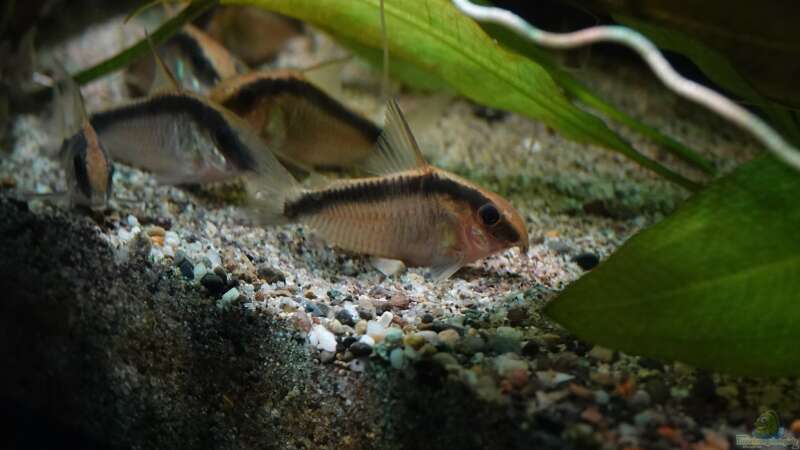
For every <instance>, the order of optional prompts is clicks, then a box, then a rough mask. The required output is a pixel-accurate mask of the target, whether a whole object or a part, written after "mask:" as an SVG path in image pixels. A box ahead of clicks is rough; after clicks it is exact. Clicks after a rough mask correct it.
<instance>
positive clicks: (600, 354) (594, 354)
mask: <svg viewBox="0 0 800 450" xmlns="http://www.w3.org/2000/svg"><path fill="white" fill-rule="evenodd" d="M589 357H590V358H593V359H596V360H598V361H603V362H607V363H610V362H611V361H613V360H614V351H613V350H611V349H608V348H605V347H601V346H599V345H595V346H594V347H592V349H591V350H590V351H589Z"/></svg>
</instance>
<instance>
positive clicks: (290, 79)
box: [210, 70, 381, 170]
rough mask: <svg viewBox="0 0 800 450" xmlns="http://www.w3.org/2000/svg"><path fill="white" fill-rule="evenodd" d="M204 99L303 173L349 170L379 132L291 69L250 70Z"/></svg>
mask: <svg viewBox="0 0 800 450" xmlns="http://www.w3.org/2000/svg"><path fill="white" fill-rule="evenodd" d="M210 98H211V99H212V100H214V101H216V102H218V103H219V104H221V105H223V106H225V107H226V108H228V109H230V110H231V111H233V112H234V113H236V114H237V115H239V116H240V117H242V118H244V119H245V120H246V121H248V122H249V123H250V125H251V126H252V127H253V128H254V129H255V130H256V131H258V133H259V134H260V135H261V137H262V139H264V140H265V142H266V143H267V144H268V146H269V147H270V148H271V149H272V150H273V151H274V152H276V153H277V154H278V156H279V157H280V158H281V159H282V160H284V161H286V162H288V163H290V164H293V165H295V166H298V167H302V168H305V169H307V170H309V169H310V170H313V169H316V170H330V169H336V170H338V169H349V168H353V167H355V166H357V165H358V164H360V163H361V162H363V161H364V160H365V159H366V158H367V157H368V156H369V154H370V153H371V152H372V150H373V148H374V147H375V144H376V142H377V140H378V137H379V136H380V133H381V129H380V127H378V126H377V125H375V124H374V123H373V122H372V121H370V120H368V119H366V118H364V117H363V116H361V115H359V114H358V113H356V112H354V111H352V110H350V109H348V108H347V107H346V106H344V105H343V104H341V103H340V102H338V101H337V100H335V99H334V98H333V97H331V96H329V95H328V94H326V93H325V92H324V91H322V90H321V89H319V88H317V87H316V86H314V85H313V84H312V83H310V82H309V81H307V80H306V79H305V78H304V77H303V75H302V74H301V73H299V72H296V71H291V70H280V71H256V72H251V73H248V74H244V75H241V76H238V77H234V78H230V79H228V80H225V81H223V82H222V83H220V84H219V85H218V86H217V87H216V88H215V89H214V90H213V91H212V92H211V93H210Z"/></svg>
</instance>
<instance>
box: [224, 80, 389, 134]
mask: <svg viewBox="0 0 800 450" xmlns="http://www.w3.org/2000/svg"><path fill="white" fill-rule="evenodd" d="M280 94H289V95H294V96H297V97H301V98H303V99H305V100H307V101H308V102H310V103H311V104H312V105H314V106H316V107H317V108H319V109H321V110H322V111H324V112H325V113H326V114H329V115H331V116H333V117H338V118H339V119H341V120H342V121H344V122H346V123H348V124H350V125H351V126H352V127H353V128H355V129H356V130H358V131H359V132H360V133H361V134H362V135H364V137H365V138H366V139H367V140H369V141H370V142H377V141H378V136H380V134H381V129H380V127H378V126H377V125H375V124H374V123H372V122H371V121H370V120H367V119H365V118H364V117H361V116H360V115H358V114H356V113H355V112H353V111H351V110H350V109H348V108H347V107H345V106H344V105H342V104H341V103H339V102H338V101H336V100H335V99H334V98H332V97H331V96H329V95H328V94H326V93H325V92H323V91H322V90H320V89H318V88H317V87H316V86H314V85H313V84H311V83H309V82H308V81H305V80H301V79H297V78H291V77H289V78H258V79H256V80H254V81H252V82H250V83H248V84H246V85H244V86H242V87H241V88H239V90H238V91H237V92H236V94H234V95H232V96H231V97H229V98H228V99H227V100H225V102H223V106H225V107H227V108H228V109H230V110H232V111H235V112H238V113H240V114H242V113H244V112H246V111H249V110H250V109H251V108H253V106H254V105H255V104H256V103H257V102H259V101H260V100H261V99H263V98H269V97H273V96H277V95H280Z"/></svg>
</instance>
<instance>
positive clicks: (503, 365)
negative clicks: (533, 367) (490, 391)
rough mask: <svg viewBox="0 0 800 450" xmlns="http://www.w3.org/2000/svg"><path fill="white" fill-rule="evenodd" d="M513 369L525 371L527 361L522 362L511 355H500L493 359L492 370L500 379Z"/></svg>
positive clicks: (517, 357)
mask: <svg viewBox="0 0 800 450" xmlns="http://www.w3.org/2000/svg"><path fill="white" fill-rule="evenodd" d="M515 369H520V370H525V371H527V370H528V363H527V361H522V360H520V359H519V356H517V355H514V354H511V353H507V354H504V355H500V356H498V357H497V358H495V359H494V370H495V371H496V372H497V374H498V375H500V376H501V377H505V376H506V375H508V373H509V372H511V371H512V370H515Z"/></svg>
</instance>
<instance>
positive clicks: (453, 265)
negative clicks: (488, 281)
mask: <svg viewBox="0 0 800 450" xmlns="http://www.w3.org/2000/svg"><path fill="white" fill-rule="evenodd" d="M463 265H464V264H463V263H462V262H461V260H460V259H458V260H456V261H451V262H445V263H441V264H436V265H434V266H431V270H430V272H429V276H430V279H431V281H433V282H434V283H438V282H440V281H444V280H446V279H448V278H450V277H451V276H452V275H453V274H454V273H456V272H458V269H460V268H461V267H462V266H463Z"/></svg>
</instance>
